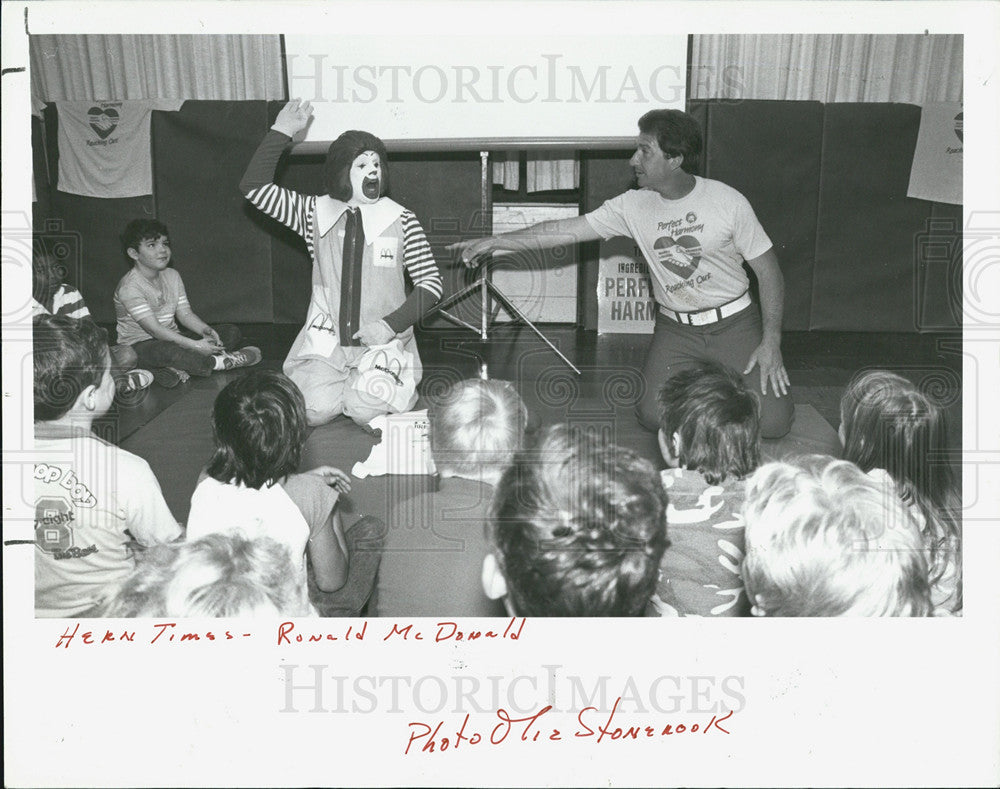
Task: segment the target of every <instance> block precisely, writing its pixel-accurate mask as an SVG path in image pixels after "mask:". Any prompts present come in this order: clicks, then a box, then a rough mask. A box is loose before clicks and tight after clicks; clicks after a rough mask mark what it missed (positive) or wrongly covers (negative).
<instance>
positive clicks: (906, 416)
mask: <svg viewBox="0 0 1000 789" xmlns="http://www.w3.org/2000/svg"><path fill="white" fill-rule="evenodd" d="M840 419H841V436H842V437H843V439H844V458H845V459H846V460H850V461H851V462H852V463H855V464H857V465H858V466H859V467H860V468H861V470H862V471H870V470H872V469H876V468H880V469H884V470H885V471H887V472H888V473H889V475H890V476H891V477H892V479H893V481H894V482H895V483H896V487H897V489H898V491H899V494H900V495H901V496H902V498H903V500H904V501H906V502H907V503H909V504H912V505H913V506H915V507H917V508H918V509H919V510H920V512H921V515H922V516H923V518H924V521H925V525H924V534H925V539H926V540H927V542H928V546H929V547H930V548H931V550H932V553H933V556H932V564H933V565H934V566H935V568H936V572H935V573H932V575H937V574H938V572H937V571H939V570H942V569H943V557H944V556H945V554H947V553H950V552H953V551H955V550H956V549H957V547H958V546H957V542H958V535H959V519H958V512H959V492H958V483H957V482H956V480H955V473H954V470H953V467H952V465H951V460H950V458H949V453H948V426H947V423H946V419H945V414H944V411H942V409H941V408H939V407H938V406H937V404H935V403H934V402H933V401H932V400H931V399H930V398H929V397H928V396H927V395H926V394H924V393H923V392H921V391H920V389H919V388H918V387H917V386H915V385H914V384H913V383H911V382H910V381H909V380H907V379H906V378H903V377H902V376H900V375H896V374H895V373H890V372H888V371H886V370H869V371H865V372H862V373H859V374H858V375H856V376H855V377H854V379H853V380H852V381H851V383H850V384H849V385H848V387H847V389H846V390H845V392H844V395H843V397H842V398H841V401H840Z"/></svg>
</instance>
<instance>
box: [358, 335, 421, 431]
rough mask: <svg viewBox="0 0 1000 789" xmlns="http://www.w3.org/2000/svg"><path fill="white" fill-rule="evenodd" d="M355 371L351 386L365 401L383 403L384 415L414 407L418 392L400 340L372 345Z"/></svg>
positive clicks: (409, 358) (411, 358) (410, 354)
mask: <svg viewBox="0 0 1000 789" xmlns="http://www.w3.org/2000/svg"><path fill="white" fill-rule="evenodd" d="M357 371H358V374H357V376H356V377H355V378H354V381H353V383H352V384H351V386H352V387H353V388H354V390H355V391H357V392H360V393H361V394H362V395H364V396H365V398H366V399H367V400H368V401H377V402H380V403H384V404H385V410H386V412H387V413H390V414H398V413H401V412H403V411H407V410H409V409H410V408H411V407H412V406H413V403H414V402H415V400H416V398H415V393H416V389H417V382H416V379H415V378H414V376H413V354H412V353H410V352H409V351H407V350H404V349H403V344H402V343H401V342H400V341H399V340H393V341H392V342H390V343H388V344H386V345H373V346H372V347H371V348H369V349H368V350H367V351H365V353H364V355H363V356H362V357H361V358H360V359H359V360H358V364H357Z"/></svg>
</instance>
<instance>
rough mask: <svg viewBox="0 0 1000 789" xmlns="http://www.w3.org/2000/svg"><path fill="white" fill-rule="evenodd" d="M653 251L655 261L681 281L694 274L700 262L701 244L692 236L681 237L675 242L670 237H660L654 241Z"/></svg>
mask: <svg viewBox="0 0 1000 789" xmlns="http://www.w3.org/2000/svg"><path fill="white" fill-rule="evenodd" d="M653 249H654V250H656V259H657V260H659V261H660V263H662V264H663V265H664V266H665V267H666V268H667V270H668V271H672V272H673V273H674V274H676V275H677V276H678V277H682V278H683V279H687V278H688V277H690V276H691V275H692V274H694V272H695V269H696V268H698V263H699V262H700V261H701V244H699V243H698V239H696V238H695V237H694V236H681V237H680V238H678V239H676V240H675V239H673V238H671V237H670V236H661V237H660V238H658V239H656V242H655V243H654V244H653Z"/></svg>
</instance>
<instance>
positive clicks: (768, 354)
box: [743, 339, 789, 397]
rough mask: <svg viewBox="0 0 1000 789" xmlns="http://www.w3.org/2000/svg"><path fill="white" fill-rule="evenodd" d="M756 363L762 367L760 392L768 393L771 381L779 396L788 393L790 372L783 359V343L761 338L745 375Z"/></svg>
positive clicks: (772, 387)
mask: <svg viewBox="0 0 1000 789" xmlns="http://www.w3.org/2000/svg"><path fill="white" fill-rule="evenodd" d="M754 365H757V366H759V367H760V393H761V394H762V395H766V394H767V382H768V381H770V382H771V389H773V390H774V394H775V395H776V396H777V397H781V396H782V395H786V394H788V387H789V380H788V372H787V371H786V370H785V363H784V362H783V361H782V359H781V345H780V344H779V343H778V342H777V341H774V340H767V339H764V340H761V343H760V345H758V346H757V349H756V350H755V351H754V352H753V353H752V354H750V361H748V362H747V368H746V369H745V370H744V371H743V375H746V374H747V373H749V372H750V371H751V370H752V369H753V368H754Z"/></svg>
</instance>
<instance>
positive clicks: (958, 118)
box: [955, 112, 963, 142]
mask: <svg viewBox="0 0 1000 789" xmlns="http://www.w3.org/2000/svg"><path fill="white" fill-rule="evenodd" d="M962 115H963V113H961V112H960V113H958V115H956V116H955V136H956V137H958V141H959V142H962Z"/></svg>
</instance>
